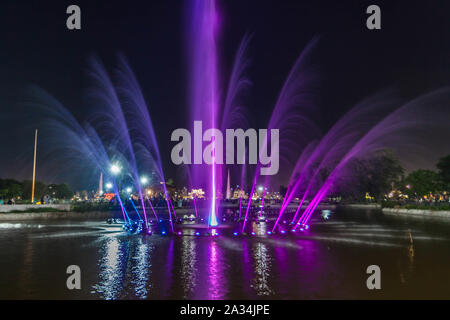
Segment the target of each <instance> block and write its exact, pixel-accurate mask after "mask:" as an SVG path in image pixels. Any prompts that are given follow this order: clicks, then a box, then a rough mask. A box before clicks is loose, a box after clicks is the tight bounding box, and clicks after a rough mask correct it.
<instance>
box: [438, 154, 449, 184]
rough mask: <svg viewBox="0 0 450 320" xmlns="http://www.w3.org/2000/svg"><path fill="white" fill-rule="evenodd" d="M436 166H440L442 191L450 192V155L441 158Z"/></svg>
mask: <svg viewBox="0 0 450 320" xmlns="http://www.w3.org/2000/svg"><path fill="white" fill-rule="evenodd" d="M436 167H437V168H438V175H439V181H440V182H441V184H442V189H443V190H441V191H449V192H450V155H448V156H445V157H442V158H441V159H439V161H438V163H437V165H436Z"/></svg>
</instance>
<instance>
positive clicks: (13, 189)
mask: <svg viewBox="0 0 450 320" xmlns="http://www.w3.org/2000/svg"><path fill="white" fill-rule="evenodd" d="M20 196H22V185H21V183H20V182H19V181H16V180H13V179H5V180H0V198H2V199H11V198H18V197H20Z"/></svg>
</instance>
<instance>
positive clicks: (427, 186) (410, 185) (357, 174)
mask: <svg viewBox="0 0 450 320" xmlns="http://www.w3.org/2000/svg"><path fill="white" fill-rule="evenodd" d="M436 168H437V170H436V171H433V170H426V169H418V170H415V171H413V172H410V173H409V174H407V175H405V170H404V169H403V167H402V166H401V164H400V162H399V161H398V160H397V159H396V157H394V156H393V155H392V154H390V153H382V154H379V155H377V156H375V157H373V158H370V159H363V160H362V159H354V160H352V162H351V163H349V165H348V166H347V170H348V171H347V174H346V175H344V176H343V177H341V180H340V181H338V183H336V188H335V190H334V194H335V195H339V196H341V197H342V199H343V200H348V201H367V200H371V201H377V202H380V201H383V200H403V201H416V202H417V201H419V202H420V201H444V202H448V201H449V194H450V155H448V156H445V157H443V158H441V159H439V161H438V163H437V164H436Z"/></svg>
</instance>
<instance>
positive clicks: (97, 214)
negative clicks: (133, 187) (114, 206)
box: [0, 211, 116, 221]
mask: <svg viewBox="0 0 450 320" xmlns="http://www.w3.org/2000/svg"><path fill="white" fill-rule="evenodd" d="M115 216H116V212H114V211H90V212H75V211H62V212H20V213H0V221H23V220H54V219H67V220H77V219H104V218H114V217H115Z"/></svg>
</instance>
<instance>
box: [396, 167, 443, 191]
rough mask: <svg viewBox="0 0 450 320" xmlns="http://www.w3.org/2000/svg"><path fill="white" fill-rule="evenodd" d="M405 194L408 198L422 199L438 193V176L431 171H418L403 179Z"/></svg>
mask: <svg viewBox="0 0 450 320" xmlns="http://www.w3.org/2000/svg"><path fill="white" fill-rule="evenodd" d="M405 184H406V189H405V191H404V192H405V193H406V194H407V195H408V196H409V197H414V198H422V197H423V196H426V195H429V194H430V193H435V192H436V191H439V175H438V174H437V173H436V172H434V171H431V170H424V169H419V170H416V171H413V172H411V173H410V174H409V175H408V176H407V177H406V178H405Z"/></svg>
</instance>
